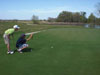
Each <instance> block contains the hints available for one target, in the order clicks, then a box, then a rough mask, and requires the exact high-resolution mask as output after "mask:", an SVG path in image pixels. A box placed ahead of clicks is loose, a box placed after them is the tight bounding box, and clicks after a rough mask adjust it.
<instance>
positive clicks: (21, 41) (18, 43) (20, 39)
mask: <svg viewBox="0 0 100 75" xmlns="http://www.w3.org/2000/svg"><path fill="white" fill-rule="evenodd" d="M25 43H26V39H25V38H19V39H18V40H17V42H16V47H17V48H19V47H21V46H22V45H23V44H25Z"/></svg>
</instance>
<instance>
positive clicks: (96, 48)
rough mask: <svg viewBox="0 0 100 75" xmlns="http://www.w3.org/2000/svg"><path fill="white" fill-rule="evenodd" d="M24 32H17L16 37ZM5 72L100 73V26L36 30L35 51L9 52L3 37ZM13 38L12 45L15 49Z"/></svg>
mask: <svg viewBox="0 0 100 75" xmlns="http://www.w3.org/2000/svg"><path fill="white" fill-rule="evenodd" d="M21 33H22V32H17V33H16V35H15V40H14V44H15V41H16V40H17V38H18V37H19V35H20V34H21ZM0 39H1V40H0V42H1V44H0V74H1V75H99V74H100V71H99V70H100V30H99V29H85V28H54V29H49V30H47V31H45V32H41V33H38V34H35V35H34V37H33V39H32V40H31V41H29V42H28V44H29V45H30V47H29V48H32V52H24V53H23V54H19V53H18V52H16V53H15V54H13V55H7V54H6V47H5V45H4V42H3V38H1V37H0ZM14 44H13V41H11V48H12V49H15V47H14Z"/></svg>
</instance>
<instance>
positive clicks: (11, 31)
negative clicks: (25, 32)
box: [5, 28, 15, 35]
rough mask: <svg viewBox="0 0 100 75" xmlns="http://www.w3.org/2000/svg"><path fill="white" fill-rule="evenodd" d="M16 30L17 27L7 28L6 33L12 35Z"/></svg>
mask: <svg viewBox="0 0 100 75" xmlns="http://www.w3.org/2000/svg"><path fill="white" fill-rule="evenodd" d="M14 31H15V29H14V28H11V29H8V30H6V31H5V34H6V35H11V34H13V33H14Z"/></svg>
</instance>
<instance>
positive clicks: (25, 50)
mask: <svg viewBox="0 0 100 75" xmlns="http://www.w3.org/2000/svg"><path fill="white" fill-rule="evenodd" d="M33 50H34V49H33V48H25V49H23V50H22V52H32V51H33ZM14 52H18V51H17V49H16V50H14Z"/></svg>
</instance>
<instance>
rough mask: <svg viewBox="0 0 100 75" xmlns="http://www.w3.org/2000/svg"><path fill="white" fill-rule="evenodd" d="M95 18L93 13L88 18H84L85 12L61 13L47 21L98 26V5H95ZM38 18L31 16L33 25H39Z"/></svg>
mask: <svg viewBox="0 0 100 75" xmlns="http://www.w3.org/2000/svg"><path fill="white" fill-rule="evenodd" d="M95 8H96V13H97V16H98V17H96V16H95V15H94V14H93V13H91V14H90V15H89V16H88V17H86V14H87V13H86V12H84V11H82V12H71V11H62V12H61V13H59V15H58V16H57V17H56V18H52V17H49V18H48V20H47V21H49V22H71V23H90V24H98V25H100V3H97V4H96V7H95ZM38 20H39V18H38V16H35V15H33V17H32V21H33V23H39V21H38Z"/></svg>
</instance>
